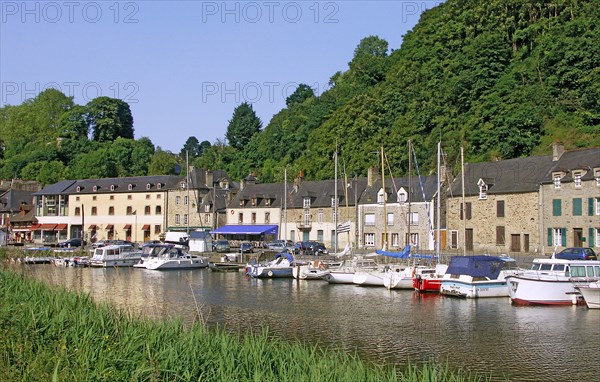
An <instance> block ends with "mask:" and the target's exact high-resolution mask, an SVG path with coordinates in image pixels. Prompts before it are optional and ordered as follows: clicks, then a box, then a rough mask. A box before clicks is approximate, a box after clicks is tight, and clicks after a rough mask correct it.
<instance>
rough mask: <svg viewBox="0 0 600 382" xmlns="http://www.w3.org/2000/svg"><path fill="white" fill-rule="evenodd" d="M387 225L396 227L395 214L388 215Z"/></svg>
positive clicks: (389, 213)
mask: <svg viewBox="0 0 600 382" xmlns="http://www.w3.org/2000/svg"><path fill="white" fill-rule="evenodd" d="M387 225H388V226H392V225H394V213H393V212H388V213H387Z"/></svg>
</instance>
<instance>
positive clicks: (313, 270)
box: [292, 260, 329, 280]
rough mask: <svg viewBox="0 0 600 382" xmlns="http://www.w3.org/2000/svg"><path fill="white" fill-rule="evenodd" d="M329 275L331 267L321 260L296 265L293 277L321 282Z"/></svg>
mask: <svg viewBox="0 0 600 382" xmlns="http://www.w3.org/2000/svg"><path fill="white" fill-rule="evenodd" d="M327 273H329V265H328V264H327V263H325V262H324V261H321V260H315V261H310V262H309V263H308V264H296V265H295V266H294V268H293V269H292V275H293V276H294V278H295V279H298V280H321V279H322V277H323V276H324V275H326V274H327Z"/></svg>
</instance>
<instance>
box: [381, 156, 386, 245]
mask: <svg viewBox="0 0 600 382" xmlns="http://www.w3.org/2000/svg"><path fill="white" fill-rule="evenodd" d="M383 155H384V154H383V146H381V188H382V189H383V240H382V242H383V243H382V244H383V245H382V247H383V250H384V251H387V206H386V199H387V193H386V192H385V162H384V158H383Z"/></svg>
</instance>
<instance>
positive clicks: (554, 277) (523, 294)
mask: <svg viewBox="0 0 600 382" xmlns="http://www.w3.org/2000/svg"><path fill="white" fill-rule="evenodd" d="M598 280H600V261H599V260H564V259H555V258H550V259H534V260H533V264H532V265H531V269H528V270H524V271H522V272H518V273H517V274H515V275H511V276H509V277H507V281H508V286H509V288H508V291H509V294H510V299H511V301H512V303H513V304H515V305H573V304H578V303H581V304H583V303H584V301H583V298H582V296H581V294H580V292H579V291H578V290H577V287H579V286H585V285H589V283H590V282H596V281H598Z"/></svg>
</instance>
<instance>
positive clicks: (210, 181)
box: [205, 170, 214, 188]
mask: <svg viewBox="0 0 600 382" xmlns="http://www.w3.org/2000/svg"><path fill="white" fill-rule="evenodd" d="M205 177H206V185H207V186H208V187H209V188H212V187H213V183H214V174H213V172H212V171H211V170H206V175H205Z"/></svg>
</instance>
